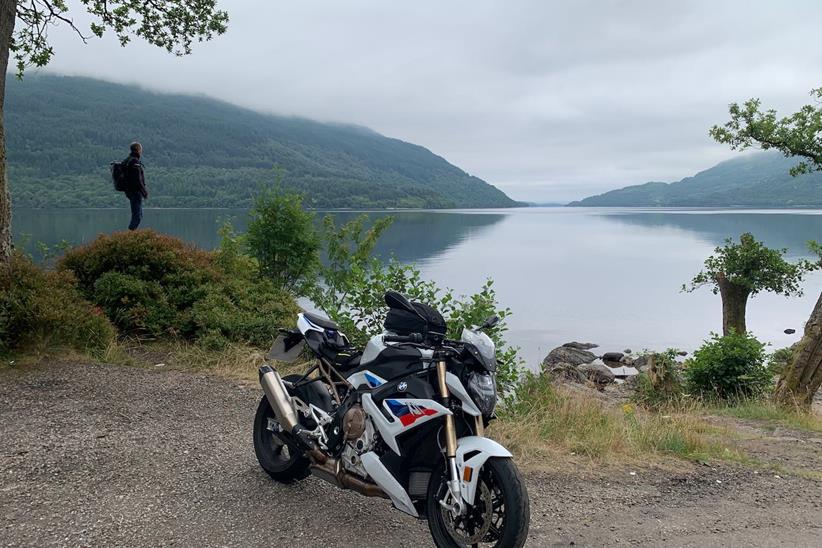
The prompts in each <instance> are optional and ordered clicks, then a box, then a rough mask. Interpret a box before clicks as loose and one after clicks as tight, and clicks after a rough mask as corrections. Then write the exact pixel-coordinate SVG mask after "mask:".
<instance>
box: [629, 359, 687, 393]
mask: <svg viewBox="0 0 822 548" xmlns="http://www.w3.org/2000/svg"><path fill="white" fill-rule="evenodd" d="M676 353H677V351H676V349H674V348H669V349H668V350H666V351H665V352H654V353H651V354H648V370H647V372H643V373H640V374H639V375H638V376H637V380H636V383H637V385H636V391H635V392H634V395H633V398H632V399H633V401H635V402H636V403H639V404H641V405H645V406H648V407H659V406H664V405H667V404H670V403H674V402H676V401H677V400H679V399H680V398H681V397H682V395H683V388H684V387H683V385H682V374H681V369H680V365H679V364H678V363H677V361H676Z"/></svg>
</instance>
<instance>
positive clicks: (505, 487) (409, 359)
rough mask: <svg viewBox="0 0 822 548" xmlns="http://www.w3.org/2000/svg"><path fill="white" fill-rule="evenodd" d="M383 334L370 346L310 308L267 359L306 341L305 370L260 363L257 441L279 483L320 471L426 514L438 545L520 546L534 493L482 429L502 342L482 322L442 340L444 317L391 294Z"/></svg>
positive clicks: (291, 356) (296, 351) (288, 356)
mask: <svg viewBox="0 0 822 548" xmlns="http://www.w3.org/2000/svg"><path fill="white" fill-rule="evenodd" d="M385 301H386V304H387V305H388V306H389V312H388V315H387V317H386V320H385V329H386V332H385V333H384V334H382V335H378V336H375V337H373V338H372V339H371V340H370V341H369V342H368V344H367V345H366V347H365V350H364V351H363V352H359V351H357V350H356V349H354V348H352V347H351V345H350V344H349V342H348V339H347V338H346V337H345V335H343V334H342V333H341V332H340V331H339V328H338V327H337V325H336V324H334V323H333V322H331V321H330V320H328V319H325V318H322V317H319V316H317V315H314V314H309V313H306V312H303V313H301V314H299V315H298V320H297V329H296V330H293V331H284V332H283V333H282V334H281V335H280V336H279V337H278V338H277V340H276V342H275V344H274V347H273V348H272V352H271V353H270V354H269V357H270V358H271V359H273V360H276V361H283V362H290V361H294V360H295V359H297V358H298V356H299V355H300V354H301V353H302V352H303V351H304V347H305V346H306V345H307V346H308V348H309V349H310V351H311V352H312V353H313V356H314V357H315V358H316V363H315V365H314V366H313V367H312V368H311V369H310V370H309V371H308V372H307V373H306V374H304V375H289V376H286V377H285V378H281V377H280V375H279V374H278V373H277V371H276V370H275V369H274V368H273V367H272V366H270V365H264V366H263V367H261V368H260V384H261V385H262V388H263V392H264V393H265V395H264V396H263V398H262V400H261V401H260V405H259V407H258V409H257V414H256V417H255V419H254V449H255V452H256V454H257V459H258V460H259V462H260V465H261V466H262V467H263V469H264V470H265V471H266V472H268V474H269V475H270V476H271V477H272V478H274V479H275V480H277V481H280V482H291V481H295V480H300V479H303V478H305V477H307V476H308V475H309V474H313V475H315V476H317V477H320V478H322V479H324V480H326V481H329V482H331V483H333V484H334V485H336V486H337V487H339V488H342V489H352V490H354V491H357V492H359V493H361V494H363V495H366V496H373V497H384V498H388V499H390V500H391V502H393V504H394V506H395V507H396V508H397V509H399V510H401V511H403V512H405V513H407V514H410V515H412V516H414V517H417V518H420V519H427V520H428V525H429V528H430V530H431V535H432V536H433V539H434V541H435V543H436V545H437V546H440V547H455V546H486V545H487V546H497V547H503V546H506V547H507V546H522V545H523V544H524V543H525V539H526V537H527V535H528V526H529V521H530V513H529V504H528V494H527V492H526V489H525V485H524V483H523V481H522V478H521V476H520V474H519V472H518V470H517V467H516V465H514V463H513V460H512V455H511V453H510V452H509V451H508V450H507V449H505V448H504V447H503V446H502V445H500V444H498V443H497V442H495V441H493V440H491V439H489V438H486V437H485V436H484V431H485V427H486V426H487V425H488V422H489V421H490V420H491V419H492V418H493V412H494V407H495V405H496V402H497V390H496V381H495V371H496V358H495V347H494V343H493V342H492V341H491V339H490V337H488V335H487V334H485V333H483V332H482V330H483V329H487V328H490V327H493V326H494V325H495V324H496V322H497V321H498V318H496V317H493V318H490V319H489V320H488V321H486V322H485V324H484V325H483V326H481V327H480V328H478V329H476V330H471V329H465V330H464V331H463V333H462V336H461V338H460V340H459V341H453V340H448V339H446V338H445V333H446V325H445V321H444V320H443V318H442V316H441V315H440V314H439V313H438V312H437V311H436V310H434V309H433V308H431V307H429V306H427V305H424V304H422V303H411V302H409V301H408V299H406V298H405V297H404V296H402V295H400V294H399V293H396V292H388V293H386V295H385Z"/></svg>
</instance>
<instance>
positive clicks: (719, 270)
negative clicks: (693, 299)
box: [682, 233, 817, 335]
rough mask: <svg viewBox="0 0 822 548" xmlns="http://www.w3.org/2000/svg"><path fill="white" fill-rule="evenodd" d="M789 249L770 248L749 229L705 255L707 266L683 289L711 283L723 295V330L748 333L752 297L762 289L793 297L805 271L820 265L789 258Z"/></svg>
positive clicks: (725, 331) (796, 293) (728, 332)
mask: <svg viewBox="0 0 822 548" xmlns="http://www.w3.org/2000/svg"><path fill="white" fill-rule="evenodd" d="M787 251H788V250H787V249H770V248H768V247H765V245H763V244H762V243H761V242H758V241H756V239H754V237H753V235H752V234H750V233H745V234H743V235H742V236H740V237H739V243H738V244H736V243H734V241H733V240H732V239H731V238H728V239H727V240H725V245H724V246H723V247H717V248H716V249H715V250H714V255H711V256H710V257H708V258H707V259H705V269H704V270H702V271H701V272H699V274H697V275H696V276H694V278H693V280H691V284H690V285H689V286H687V285H683V286H682V290H683V291H688V292H690V291H695V290H696V289H699V288H700V287H702V286H705V285H710V286H712V288H711V290H712V291H713V292H714V294H717V293H719V294H720V296H721V297H722V334H723V335H730V334H731V333H738V334H745V333H747V332H748V328H747V325H746V323H745V312H746V308H747V305H748V297H753V296H754V295H756V294H757V293H760V292H762V291H771V292H773V293H778V294H781V295H785V296H786V297H790V296H792V295H801V294H802V289H801V288H800V285H799V284H800V283H801V282H802V279H803V278H804V276H805V274H806V273H807V272H808V271H810V270H814V269H815V268H816V266H817V265H816V264H815V263H812V262H811V261H807V260H804V259H803V260H800V261H797V262H794V263H792V262H788V261H786V260H785V254H786V253H787Z"/></svg>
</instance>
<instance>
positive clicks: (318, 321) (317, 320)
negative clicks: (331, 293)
mask: <svg viewBox="0 0 822 548" xmlns="http://www.w3.org/2000/svg"><path fill="white" fill-rule="evenodd" d="M303 317H304V318H305V319H306V320H308V321H309V322H311V323H313V324H314V325H316V326H318V327H322V328H323V329H331V330H334V331H339V330H340V326H338V325H337V324H335V323H334V322H332V321H331V320H329V319H328V318H323V317H322V316H318V315H317V314H311V313H310V312H303Z"/></svg>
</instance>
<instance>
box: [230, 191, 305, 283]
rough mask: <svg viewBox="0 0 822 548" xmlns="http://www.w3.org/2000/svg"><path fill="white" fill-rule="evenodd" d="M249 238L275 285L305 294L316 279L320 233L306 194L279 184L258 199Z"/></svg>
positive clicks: (257, 257)
mask: <svg viewBox="0 0 822 548" xmlns="http://www.w3.org/2000/svg"><path fill="white" fill-rule="evenodd" d="M250 217H251V219H250V221H249V223H248V232H247V233H246V236H245V241H246V244H247V246H248V249H249V251H250V252H251V254H252V255H253V256H254V257H255V258H256V259H257V261H259V264H260V272H262V274H263V275H265V276H267V277H268V278H269V279H271V281H272V282H274V285H275V286H277V287H279V288H282V289H285V290H288V291H294V292H296V293H297V294H300V295H302V294H305V293H306V292H307V291H308V288H309V287H310V286H312V285H313V283H314V282H315V281H316V274H317V267H318V266H319V263H320V259H319V251H320V237H319V235H318V234H317V230H316V229H315V227H314V214H313V213H310V212H308V211H305V210H304V209H303V204H302V198H301V197H300V196H299V195H298V194H293V193H288V192H285V191H283V190H282V189H280V188H279V187H275V188H273V189H268V190H265V191H263V192H262V193H261V194H260V195H259V196H257V198H256V199H255V200H254V207H253V208H252V209H251V212H250Z"/></svg>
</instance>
